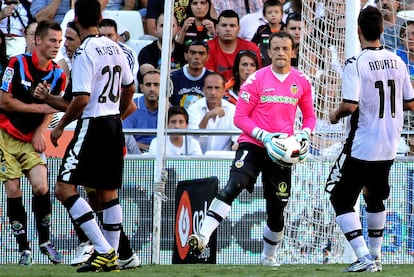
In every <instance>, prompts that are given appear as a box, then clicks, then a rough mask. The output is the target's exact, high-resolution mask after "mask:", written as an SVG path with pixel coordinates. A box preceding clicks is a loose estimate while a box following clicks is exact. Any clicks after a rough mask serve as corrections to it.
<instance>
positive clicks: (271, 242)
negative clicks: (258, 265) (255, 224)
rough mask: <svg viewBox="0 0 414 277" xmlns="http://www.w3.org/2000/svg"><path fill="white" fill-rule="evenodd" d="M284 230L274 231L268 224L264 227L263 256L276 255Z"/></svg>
mask: <svg viewBox="0 0 414 277" xmlns="http://www.w3.org/2000/svg"><path fill="white" fill-rule="evenodd" d="M283 231H284V230H282V231H280V232H273V231H272V230H270V229H269V227H268V226H267V224H266V226H265V227H264V228H263V251H262V257H273V256H274V255H275V252H276V249H277V248H278V247H279V245H280V243H281V241H282V240H283V236H284V234H283Z"/></svg>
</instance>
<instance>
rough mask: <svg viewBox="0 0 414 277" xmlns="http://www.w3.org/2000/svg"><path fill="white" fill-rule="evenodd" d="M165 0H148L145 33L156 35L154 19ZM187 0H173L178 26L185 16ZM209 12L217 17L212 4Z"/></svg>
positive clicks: (161, 10) (160, 10)
mask: <svg viewBox="0 0 414 277" xmlns="http://www.w3.org/2000/svg"><path fill="white" fill-rule="evenodd" d="M164 2H165V0H148V5H147V14H146V19H145V21H146V33H147V34H149V35H152V36H157V33H156V32H155V29H156V27H155V26H156V24H157V23H156V21H157V18H158V16H160V14H162V13H164ZM188 3H189V0H174V16H175V18H177V22H178V26H181V25H182V23H183V21H184V18H186V17H187V15H186V10H187V7H188V5H189V4H188ZM210 14H211V16H212V18H217V14H216V10H215V9H214V6H213V5H211V7H210Z"/></svg>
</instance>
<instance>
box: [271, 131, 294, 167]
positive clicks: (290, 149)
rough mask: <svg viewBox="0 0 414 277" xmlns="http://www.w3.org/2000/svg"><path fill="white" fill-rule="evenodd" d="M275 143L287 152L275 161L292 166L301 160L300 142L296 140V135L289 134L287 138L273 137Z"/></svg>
mask: <svg viewBox="0 0 414 277" xmlns="http://www.w3.org/2000/svg"><path fill="white" fill-rule="evenodd" d="M272 141H273V143H274V144H275V145H277V147H279V148H280V149H282V150H283V151H284V152H285V154H284V155H283V156H282V157H281V158H278V159H276V160H275V161H276V162H277V163H278V164H280V165H281V166H284V167H291V166H292V165H294V164H296V163H298V162H299V160H300V158H299V150H300V147H301V146H300V143H299V142H298V141H297V140H296V138H295V136H289V137H287V138H273V139H272Z"/></svg>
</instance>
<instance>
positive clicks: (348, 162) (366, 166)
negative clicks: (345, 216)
mask: <svg viewBox="0 0 414 277" xmlns="http://www.w3.org/2000/svg"><path fill="white" fill-rule="evenodd" d="M393 162H394V161H393V160H387V161H363V160H359V159H355V158H352V157H349V156H348V155H346V154H344V153H341V155H340V156H339V157H338V159H337V160H336V162H335V164H334V165H333V167H332V169H331V172H330V173H329V176H328V179H327V182H326V188H325V190H326V191H327V192H329V193H331V199H337V198H338V199H341V202H342V203H344V204H345V206H346V207H344V208H347V209H352V207H353V206H354V205H355V203H356V201H357V199H358V197H359V195H360V193H361V190H362V188H365V189H366V190H367V193H369V195H370V196H372V197H374V198H375V199H380V200H385V199H387V198H388V196H389V193H390V186H389V180H388V179H389V173H390V169H391V166H392V164H393Z"/></svg>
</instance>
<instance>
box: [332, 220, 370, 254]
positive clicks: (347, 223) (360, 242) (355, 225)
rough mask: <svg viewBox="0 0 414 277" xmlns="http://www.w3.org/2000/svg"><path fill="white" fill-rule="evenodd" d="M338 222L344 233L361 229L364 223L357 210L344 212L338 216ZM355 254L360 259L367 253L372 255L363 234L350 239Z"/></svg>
mask: <svg viewBox="0 0 414 277" xmlns="http://www.w3.org/2000/svg"><path fill="white" fill-rule="evenodd" d="M336 223H337V224H338V225H339V227H340V228H341V230H342V233H344V234H346V233H350V232H352V231H356V230H361V229H362V225H361V221H360V220H359V217H358V214H357V213H355V212H351V213H346V214H342V215H340V216H337V217H336ZM349 243H350V244H351V247H352V249H353V250H354V253H355V255H356V256H357V257H358V259H362V258H363V257H364V256H366V255H370V254H369V251H368V247H367V244H366V242H365V240H364V237H363V236H362V235H360V236H357V237H355V238H353V239H352V240H350V241H349Z"/></svg>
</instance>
